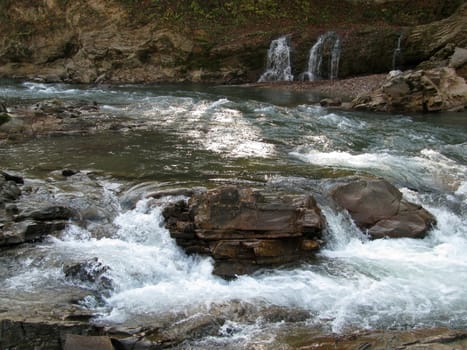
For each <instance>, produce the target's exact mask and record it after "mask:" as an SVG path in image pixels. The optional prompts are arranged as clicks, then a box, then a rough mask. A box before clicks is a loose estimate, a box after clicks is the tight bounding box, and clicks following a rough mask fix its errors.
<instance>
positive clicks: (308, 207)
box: [164, 187, 324, 277]
mask: <svg viewBox="0 0 467 350" xmlns="http://www.w3.org/2000/svg"><path fill="white" fill-rule="evenodd" d="M164 217H165V218H166V221H167V227H168V229H169V230H170V233H171V236H172V237H173V238H175V239H176V241H177V243H178V244H179V245H180V246H182V247H183V248H184V249H185V250H186V251H187V252H188V253H200V254H205V255H210V256H212V257H213V258H214V260H215V262H216V265H215V271H214V273H216V274H218V275H221V276H224V277H233V276H235V275H236V274H242V273H248V272H251V271H254V270H255V269H257V268H260V267H268V266H273V265H278V264H284V263H289V262H293V261H297V260H299V259H301V258H304V257H307V256H311V255H312V254H313V252H315V251H316V250H317V249H318V248H319V247H320V243H321V241H320V239H321V235H322V229H323V227H324V220H323V217H322V215H321V211H320V209H319V208H318V207H317V205H316V203H315V201H314V199H313V198H312V197H310V196H290V195H287V196H285V195H284V196H280V197H279V196H278V195H277V194H275V195H273V194H270V193H265V192H261V191H259V190H255V189H252V188H241V189H239V188H236V187H221V188H218V189H214V190H210V191H205V192H202V193H198V194H195V195H193V196H192V197H191V199H190V200H189V202H188V203H185V202H184V201H180V202H177V203H176V204H174V205H172V206H170V207H168V208H166V209H165V211H164Z"/></svg>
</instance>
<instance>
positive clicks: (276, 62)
mask: <svg viewBox="0 0 467 350" xmlns="http://www.w3.org/2000/svg"><path fill="white" fill-rule="evenodd" d="M280 80H285V81H292V80H293V75H292V68H291V66H290V47H289V43H288V40H287V37H286V36H282V37H280V38H279V39H276V40H273V41H272V42H271V45H270V46H269V50H268V61H267V69H266V72H264V73H263V75H261V77H260V78H259V80H258V82H265V81H280Z"/></svg>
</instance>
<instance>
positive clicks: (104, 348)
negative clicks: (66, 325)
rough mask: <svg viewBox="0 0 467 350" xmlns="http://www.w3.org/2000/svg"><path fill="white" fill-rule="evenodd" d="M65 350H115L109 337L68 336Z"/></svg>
mask: <svg viewBox="0 0 467 350" xmlns="http://www.w3.org/2000/svg"><path fill="white" fill-rule="evenodd" d="M63 350H115V349H114V347H113V345H112V342H111V341H110V338H109V337H105V336H84V335H76V334H67V336H66V338H65V345H64V347H63Z"/></svg>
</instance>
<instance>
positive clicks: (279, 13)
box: [0, 0, 467, 83]
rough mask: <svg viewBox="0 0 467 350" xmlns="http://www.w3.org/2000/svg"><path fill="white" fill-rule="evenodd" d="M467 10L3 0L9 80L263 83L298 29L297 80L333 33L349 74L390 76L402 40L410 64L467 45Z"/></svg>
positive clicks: (397, 4)
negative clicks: (270, 61)
mask: <svg viewBox="0 0 467 350" xmlns="http://www.w3.org/2000/svg"><path fill="white" fill-rule="evenodd" d="M466 9H467V6H466V4H465V1H462V0H448V1H440V0H424V1H421V0H411V1H408V0H374V1H361V0H345V1H340V0H339V1H338V0H331V1H324V0H312V1H302V0H289V1H272V0H239V1H227V0H217V1H215V0H208V1H199V0H198V1H196V0H187V1H177V2H174V1H168V0H99V1H98V0H41V1H35V2H33V4H31V1H26V0H16V1H13V0H4V1H2V2H1V3H0V17H1V21H0V76H4V77H21V78H29V79H30V78H40V79H43V80H45V81H70V82H81V83H95V82H109V83H116V82H159V81H171V82H179V81H192V82H198V81H203V82H218V83H244V82H254V81H256V80H257V79H258V77H259V76H260V75H261V73H262V72H263V70H264V68H265V63H266V62H265V57H266V51H267V49H268V46H269V43H270V41H271V40H272V39H274V38H276V37H278V36H280V35H284V34H288V35H289V37H290V43H291V46H292V67H293V70H294V72H293V73H294V75H296V76H297V75H298V74H299V73H300V72H301V71H303V70H304V68H305V67H306V63H307V59H308V52H309V50H310V47H311V46H312V45H313V44H314V42H315V41H316V39H317V38H318V36H319V35H321V34H323V33H324V32H326V31H335V32H336V33H338V35H339V36H340V37H341V38H342V54H341V60H340V62H341V64H340V71H339V76H340V77H347V76H355V75H362V74H371V73H383V72H387V71H389V70H391V69H392V68H393V52H394V49H395V46H396V43H397V41H398V39H399V38H402V39H401V43H402V53H403V54H402V55H401V57H400V60H399V62H398V63H399V65H400V67H401V68H402V67H403V68H411V67H414V66H416V65H419V64H420V63H422V62H424V61H427V62H433V57H435V58H436V57H438V56H439V57H440V59H439V60H438V61H443V59H445V58H444V57H441V56H443V55H444V56H449V55H452V53H453V50H454V49H455V48H456V47H466V46H467V41H466V38H467V34H466V25H465V23H467V14H466ZM443 50H444V51H443ZM443 52H444V53H443ZM435 61H436V60H435ZM438 61H436V62H438ZM438 64H443V63H442V62H441V63H438Z"/></svg>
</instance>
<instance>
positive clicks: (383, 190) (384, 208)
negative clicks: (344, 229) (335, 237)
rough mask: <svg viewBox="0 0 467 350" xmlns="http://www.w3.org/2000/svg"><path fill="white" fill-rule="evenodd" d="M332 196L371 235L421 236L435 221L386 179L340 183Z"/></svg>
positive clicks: (391, 236)
mask: <svg viewBox="0 0 467 350" xmlns="http://www.w3.org/2000/svg"><path fill="white" fill-rule="evenodd" d="M332 197H333V199H334V200H335V201H336V203H337V204H338V205H339V206H340V207H341V208H344V209H346V210H347V211H348V212H349V214H350V216H351V217H352V219H353V220H354V221H355V223H356V224H357V226H358V227H360V228H361V229H362V230H364V231H365V232H366V233H367V234H368V235H369V237H370V238H373V239H376V238H385V237H388V238H401V237H408V238H423V237H425V235H426V234H427V232H428V231H429V230H430V229H431V228H432V226H433V225H434V224H435V223H436V220H435V218H434V217H433V215H431V214H430V213H429V212H428V211H426V210H425V209H424V208H422V207H421V206H419V205H416V204H414V203H410V202H408V201H406V200H404V199H403V198H402V193H401V192H400V191H399V190H398V189H397V188H395V187H394V186H392V185H391V184H389V183H388V182H387V181H385V180H381V179H377V180H366V179H361V180H358V181H354V182H350V183H348V184H345V185H340V186H338V187H337V188H335V189H334V191H333V193H332Z"/></svg>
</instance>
